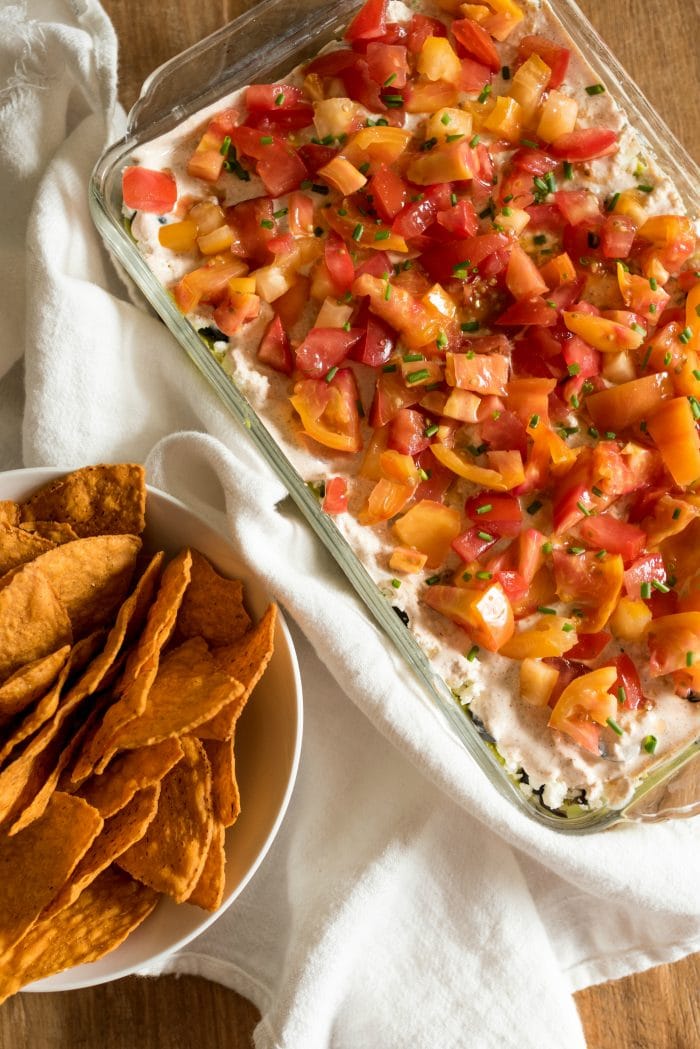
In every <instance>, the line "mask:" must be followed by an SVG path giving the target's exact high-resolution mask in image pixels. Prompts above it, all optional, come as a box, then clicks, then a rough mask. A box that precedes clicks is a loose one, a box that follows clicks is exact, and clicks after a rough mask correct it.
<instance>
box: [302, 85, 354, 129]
mask: <svg viewBox="0 0 700 1049" xmlns="http://www.w3.org/2000/svg"><path fill="white" fill-rule="evenodd" d="M312 76H313V74H312ZM360 114H361V109H360V106H359V104H358V103H357V102H352V101H351V100H350V99H349V98H324V97H323V94H321V96H320V99H319V101H317V102H314V127H315V128H316V134H317V135H318V137H319V138H326V136H327V135H333V138H338V137H339V136H340V135H348V134H350V132H351V131H354V130H357V127H358V125H359V124H360V123H361V122H362V116H361V115H360Z"/></svg>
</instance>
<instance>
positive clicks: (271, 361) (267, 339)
mask: <svg viewBox="0 0 700 1049" xmlns="http://www.w3.org/2000/svg"><path fill="white" fill-rule="evenodd" d="M258 360H260V361H262V363H263V364H267V365H268V367H270V368H274V370H275V371H277V372H282V373H283V374H284V375H291V374H292V372H293V371H294V360H293V357H292V350H291V347H290V345H289V338H288V337H287V333H286V331H285V330H284V328H283V327H282V321H281V319H280V318H279V317H277V316H276V317H274V318H273V320H271V321H270V323H269V324H268V326H267V328H266V329H265V334H264V335H263V337H262V339H261V342H260V345H259V346H258Z"/></svg>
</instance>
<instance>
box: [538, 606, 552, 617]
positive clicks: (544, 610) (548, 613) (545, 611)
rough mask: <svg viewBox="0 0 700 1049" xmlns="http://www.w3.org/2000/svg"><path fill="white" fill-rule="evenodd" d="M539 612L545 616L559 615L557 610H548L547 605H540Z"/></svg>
mask: <svg viewBox="0 0 700 1049" xmlns="http://www.w3.org/2000/svg"><path fill="white" fill-rule="evenodd" d="M537 611H538V612H539V613H540V615H543V616H555V615H556V614H557V610H556V608H548V607H547V605H538V606H537Z"/></svg>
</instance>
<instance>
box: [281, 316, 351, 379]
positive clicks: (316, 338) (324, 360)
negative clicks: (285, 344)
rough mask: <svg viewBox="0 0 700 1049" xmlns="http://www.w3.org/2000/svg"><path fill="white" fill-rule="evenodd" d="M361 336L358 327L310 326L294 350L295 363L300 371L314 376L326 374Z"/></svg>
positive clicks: (345, 355) (341, 359)
mask: <svg viewBox="0 0 700 1049" xmlns="http://www.w3.org/2000/svg"><path fill="white" fill-rule="evenodd" d="M361 337H362V331H361V330H360V329H359V328H351V329H350V331H343V329H342V328H312V329H311V331H309V332H307V334H306V337H305V338H304V341H303V342H302V343H301V345H299V346H297V348H296V351H295V364H296V366H297V368H298V369H299V371H300V372H302V373H303V374H304V375H309V376H312V377H314V378H317V377H320V376H322V375H326V373H327V372H328V371H329V370H330V369H331V368H334V367H336V366H337V365H338V364H340V362H341V361H344V360H345V358H346V357H347V355H348V353H349V351H350V350H351V348H352V347H353V346H354V345H355V343H356V342H357V341H358V340H359V339H360V338H361Z"/></svg>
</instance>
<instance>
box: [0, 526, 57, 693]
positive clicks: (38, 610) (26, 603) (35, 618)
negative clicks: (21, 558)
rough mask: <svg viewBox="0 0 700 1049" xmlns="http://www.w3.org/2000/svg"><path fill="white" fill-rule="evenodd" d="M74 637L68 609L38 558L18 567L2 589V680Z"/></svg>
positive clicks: (0, 635) (0, 657)
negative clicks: (40, 567) (40, 565)
mask: <svg viewBox="0 0 700 1049" xmlns="http://www.w3.org/2000/svg"><path fill="white" fill-rule="evenodd" d="M56 549H60V548H59V547H57V548H56ZM49 552H50V553H52V552H53V551H49ZM44 556H46V555H44ZM72 640H73V633H72V630H71V622H70V619H69V617H68V613H67V611H66V609H65V607H64V605H63V603H62V602H61V601H60V599H59V598H58V596H57V594H56V591H55V590H54V588H53V586H52V584H51V583H50V581H49V579H48V578H47V576H46V575H45V573H44V572H42V571H41V569H39V568H38V567H37V562H31V563H30V564H27V565H23V566H22V567H21V568H19V569H17V571H16V572H15V574H14V575H13V577H12V578H11V579H10V581H9V582H8V583H7V585H6V586H4V587H3V588H2V589H1V590H0V682H2V681H5V680H6V679H7V678H8V677H9V676H10V675H11V674H14V672H15V671H16V670H18V669H19V668H20V667H22V666H24V665H25V664H26V663H32V662H33V661H34V660H37V659H41V657H42V656H48V655H49V654H50V653H52V652H56V651H57V649H59V648H62V647H63V646H64V645H69V644H70V643H71V642H72Z"/></svg>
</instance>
